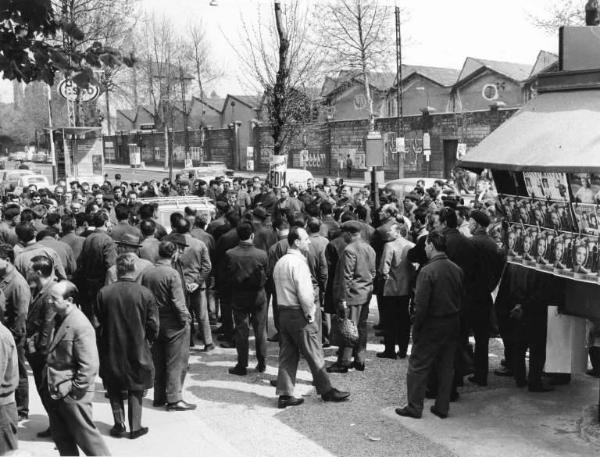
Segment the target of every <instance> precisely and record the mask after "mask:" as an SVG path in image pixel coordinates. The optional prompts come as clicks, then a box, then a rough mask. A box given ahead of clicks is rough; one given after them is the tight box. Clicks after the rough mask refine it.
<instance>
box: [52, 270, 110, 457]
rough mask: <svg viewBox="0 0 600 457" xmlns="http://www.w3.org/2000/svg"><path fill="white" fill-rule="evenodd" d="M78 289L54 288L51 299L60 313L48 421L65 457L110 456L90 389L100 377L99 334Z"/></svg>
mask: <svg viewBox="0 0 600 457" xmlns="http://www.w3.org/2000/svg"><path fill="white" fill-rule="evenodd" d="M76 294H77V287H75V285H74V284H73V283H71V282H69V281H60V282H58V283H56V284H54V285H53V286H52V287H51V289H50V291H49V297H48V300H49V302H50V305H51V306H52V307H53V308H54V311H55V312H56V315H57V316H56V321H57V322H56V324H57V325H56V331H55V333H54V338H53V340H52V343H50V346H49V348H48V358H47V371H46V379H47V383H48V390H47V392H45V395H48V396H49V398H48V399H47V402H48V418H49V419H50V429H51V431H52V439H53V440H54V443H55V444H56V447H57V449H58V452H59V453H60V455H79V451H78V449H77V448H78V447H79V448H80V449H81V450H82V451H83V452H84V453H85V454H86V455H110V453H109V450H108V448H107V447H106V444H105V443H104V440H103V439H102V436H101V435H100V432H99V431H98V429H97V428H96V426H95V425H94V422H93V419H92V397H93V395H94V393H93V391H91V388H92V387H93V386H94V381H95V378H96V375H97V374H98V365H99V362H98V349H97V348H96V334H95V332H94V328H93V327H92V325H91V324H90V322H89V320H88V319H87V318H86V317H85V315H84V314H83V313H82V312H81V311H80V310H79V309H78V308H77V305H76V304H75V301H74V300H75V296H76Z"/></svg>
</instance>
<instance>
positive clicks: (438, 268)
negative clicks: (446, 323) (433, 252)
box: [413, 254, 464, 334]
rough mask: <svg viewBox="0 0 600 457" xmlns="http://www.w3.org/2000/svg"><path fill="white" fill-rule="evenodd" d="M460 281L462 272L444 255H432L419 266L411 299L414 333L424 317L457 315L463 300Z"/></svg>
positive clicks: (424, 319)
mask: <svg viewBox="0 0 600 457" xmlns="http://www.w3.org/2000/svg"><path fill="white" fill-rule="evenodd" d="M463 280H464V274H463V271H462V270H461V269H460V267H459V266H458V265H456V264H455V263H454V262H452V261H451V260H450V259H448V256H447V255H446V254H439V255H437V256H435V257H434V258H432V259H431V260H430V261H429V263H428V264H427V265H425V266H424V267H423V268H422V269H421V272H420V273H419V276H418V277H417V289H416V292H415V299H414V305H415V317H414V323H413V332H414V334H418V332H419V330H420V329H421V328H422V327H423V324H424V323H425V322H426V321H427V320H428V319H431V318H439V317H449V316H452V315H458V313H459V312H460V309H461V305H462V301H463V294H464V289H463Z"/></svg>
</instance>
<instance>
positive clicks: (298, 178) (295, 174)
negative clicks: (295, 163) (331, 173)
mask: <svg viewBox="0 0 600 457" xmlns="http://www.w3.org/2000/svg"><path fill="white" fill-rule="evenodd" d="M309 179H314V177H313V175H312V173H311V172H310V171H308V170H302V169H300V168H288V169H287V170H286V172H285V182H286V184H287V185H288V186H298V185H302V186H304V188H306V183H307V182H308V180H309Z"/></svg>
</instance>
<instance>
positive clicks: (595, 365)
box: [588, 346, 600, 376]
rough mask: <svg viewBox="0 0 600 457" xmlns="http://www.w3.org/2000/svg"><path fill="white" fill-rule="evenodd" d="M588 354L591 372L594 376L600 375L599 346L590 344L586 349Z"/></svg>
mask: <svg viewBox="0 0 600 457" xmlns="http://www.w3.org/2000/svg"><path fill="white" fill-rule="evenodd" d="M588 355H589V356H590V363H591V364H592V372H593V373H594V374H595V375H596V376H598V375H600V347H597V346H592V347H591V348H589V349H588Z"/></svg>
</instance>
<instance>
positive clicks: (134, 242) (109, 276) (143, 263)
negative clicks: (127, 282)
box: [104, 233, 153, 285]
mask: <svg viewBox="0 0 600 457" xmlns="http://www.w3.org/2000/svg"><path fill="white" fill-rule="evenodd" d="M115 243H116V245H117V255H121V254H127V253H131V254H133V255H134V270H133V272H131V273H130V276H131V277H132V278H133V281H135V282H137V283H138V284H139V283H141V281H142V273H143V272H144V270H145V269H146V268H148V267H151V266H152V265H153V263H152V262H150V261H149V260H146V259H141V258H140V257H139V252H140V248H141V247H142V245H141V244H140V242H139V238H138V237H137V236H135V235H133V234H131V233H125V234H123V235H122V236H121V238H119V239H117V240H115ZM117 276H118V275H117V265H116V264H115V265H113V266H111V267H110V268H109V269H108V271H107V272H106V280H105V282H104V284H105V285H109V284H113V283H115V282H117Z"/></svg>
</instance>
